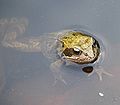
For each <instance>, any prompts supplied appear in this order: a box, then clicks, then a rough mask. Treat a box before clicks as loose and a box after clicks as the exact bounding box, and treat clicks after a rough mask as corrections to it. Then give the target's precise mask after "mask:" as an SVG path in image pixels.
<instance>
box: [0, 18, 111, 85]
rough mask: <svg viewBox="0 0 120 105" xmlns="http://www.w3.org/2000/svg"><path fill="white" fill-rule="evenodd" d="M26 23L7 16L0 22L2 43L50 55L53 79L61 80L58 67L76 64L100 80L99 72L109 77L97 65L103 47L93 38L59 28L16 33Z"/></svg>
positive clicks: (80, 31)
mask: <svg viewBox="0 0 120 105" xmlns="http://www.w3.org/2000/svg"><path fill="white" fill-rule="evenodd" d="M26 26H27V21H26V20H25V19H20V20H17V19H11V20H9V21H8V20H4V19H3V20H1V21H0V31H1V36H3V35H4V39H3V41H2V45H3V46H5V47H11V48H15V49H17V50H21V51H24V52H42V53H43V55H45V56H46V57H48V58H50V59H51V61H53V63H51V65H50V68H51V70H52V71H53V73H54V76H55V80H61V81H62V82H64V83H65V84H66V82H65V80H64V79H63V78H62V76H61V74H60V69H61V68H60V67H61V66H62V65H63V64H65V63H66V65H71V64H72V65H75V64H78V65H80V67H81V69H82V70H83V71H84V72H86V73H89V74H88V75H91V74H92V73H93V72H96V73H97V74H98V76H99V78H100V80H102V73H103V74H106V75H109V76H111V74H109V73H107V72H106V71H104V70H103V69H102V68H101V61H103V55H104V48H103V46H102V44H101V43H100V42H99V40H97V38H96V37H95V36H94V35H92V34H90V33H87V32H85V31H84V30H74V29H69V30H63V31H59V32H55V33H48V34H47V35H42V36H39V37H27V38H23V36H19V35H21V34H23V32H24V31H25V28H26Z"/></svg>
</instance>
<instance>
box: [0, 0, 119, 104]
mask: <svg viewBox="0 0 120 105" xmlns="http://www.w3.org/2000/svg"><path fill="white" fill-rule="evenodd" d="M119 9H120V1H119V0H114V1H113V0H66V1H64V0H60V1H57V0H49V1H47V0H9V1H8V0H0V17H1V18H8V19H9V18H12V17H16V18H18V19H19V18H22V17H25V18H26V19H27V20H28V21H29V25H28V27H27V29H26V32H25V34H24V36H25V37H27V36H39V35H42V34H43V33H47V32H55V31H59V30H61V29H64V28H65V27H69V26H72V25H83V26H86V27H88V28H90V29H91V30H93V31H94V32H95V33H97V35H99V36H100V37H103V39H105V43H106V44H107V47H108V48H109V50H108V55H107V59H106V61H105V62H104V64H103V67H104V69H105V70H106V71H108V72H110V73H111V74H113V77H109V76H106V75H103V81H99V79H98V76H97V75H96V74H93V75H92V76H90V77H87V75H85V74H84V73H83V72H82V71H80V70H79V69H78V68H66V67H63V69H64V70H63V71H62V74H63V78H64V79H65V80H66V82H67V83H68V84H67V85H65V84H63V83H62V82H60V81H58V82H57V83H56V85H55V86H53V85H52V84H53V82H54V77H53V73H52V72H51V71H50V69H49V65H50V60H48V59H47V58H45V57H44V56H43V55H42V54H41V53H39V52H36V53H32V52H30V53H28V52H20V51H17V50H15V49H12V48H5V47H3V46H2V44H0V105H119V104H120V84H119V79H120V74H119V73H120V71H119V67H120V62H119V59H120V55H119V54H120V42H119V40H120V35H119V34H120V21H119V19H120V12H119ZM0 30H1V29H0ZM2 39H3V36H0V41H2ZM103 39H101V40H103Z"/></svg>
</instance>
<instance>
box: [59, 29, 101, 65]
mask: <svg viewBox="0 0 120 105" xmlns="http://www.w3.org/2000/svg"><path fill="white" fill-rule="evenodd" d="M60 41H61V42H62V47H61V50H60V51H61V53H62V56H63V58H64V59H66V60H69V61H72V62H74V63H78V64H88V63H94V62H95V61H96V60H97V59H98V57H99V55H100V46H99V43H98V41H97V40H96V39H95V38H94V37H92V36H91V35H88V34H85V33H82V32H76V31H69V32H67V33H65V34H64V35H63V36H62V37H61V38H60Z"/></svg>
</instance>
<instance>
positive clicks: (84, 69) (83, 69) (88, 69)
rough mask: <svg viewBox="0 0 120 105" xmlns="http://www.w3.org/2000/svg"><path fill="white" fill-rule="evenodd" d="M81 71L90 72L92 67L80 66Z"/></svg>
mask: <svg viewBox="0 0 120 105" xmlns="http://www.w3.org/2000/svg"><path fill="white" fill-rule="evenodd" d="M82 71H84V72H85V73H91V72H92V71H93V67H92V66H87V67H84V68H82Z"/></svg>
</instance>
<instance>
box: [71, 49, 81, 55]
mask: <svg viewBox="0 0 120 105" xmlns="http://www.w3.org/2000/svg"><path fill="white" fill-rule="evenodd" d="M73 51H74V53H75V54H76V55H80V54H81V53H82V51H81V50H80V49H79V48H76V47H75V48H73Z"/></svg>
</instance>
